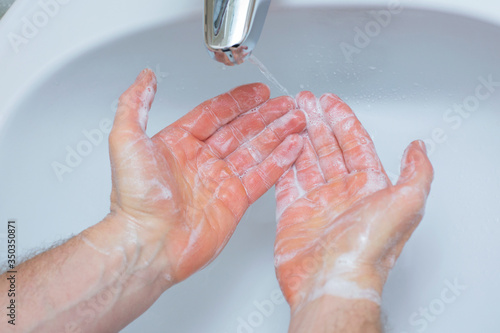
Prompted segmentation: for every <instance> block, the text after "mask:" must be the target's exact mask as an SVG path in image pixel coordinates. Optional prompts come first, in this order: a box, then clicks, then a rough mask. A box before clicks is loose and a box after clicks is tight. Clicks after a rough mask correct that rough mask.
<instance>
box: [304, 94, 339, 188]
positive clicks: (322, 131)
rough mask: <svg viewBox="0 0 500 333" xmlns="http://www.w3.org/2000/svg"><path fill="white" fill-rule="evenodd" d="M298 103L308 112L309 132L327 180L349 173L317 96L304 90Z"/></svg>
mask: <svg viewBox="0 0 500 333" xmlns="http://www.w3.org/2000/svg"><path fill="white" fill-rule="evenodd" d="M297 104H298V106H299V108H301V109H302V110H304V111H305V112H306V114H307V118H308V121H307V132H308V133H309V138H310V139H311V142H312V144H313V147H314V150H315V151H316V155H317V156H318V159H319V165H320V167H321V170H322V171H323V175H324V177H325V180H326V181H329V180H332V179H336V178H338V177H340V176H343V175H345V174H347V168H346V166H345V162H344V156H343V154H342V150H341V149H340V147H339V144H338V142H337V139H336V138H335V135H334V134H333V131H332V129H331V128H330V126H329V125H328V124H327V123H326V121H325V119H324V115H323V112H322V110H321V109H320V107H321V106H320V105H319V103H318V100H317V99H316V96H314V95H313V94H312V93H311V92H302V93H300V94H299V95H297Z"/></svg>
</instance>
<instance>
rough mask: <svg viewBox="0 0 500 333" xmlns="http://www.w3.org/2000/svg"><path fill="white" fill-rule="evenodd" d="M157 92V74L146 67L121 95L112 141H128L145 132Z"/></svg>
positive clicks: (111, 136) (112, 131)
mask: <svg viewBox="0 0 500 333" xmlns="http://www.w3.org/2000/svg"><path fill="white" fill-rule="evenodd" d="M155 94H156V76H155V74H154V73H153V71H151V70H150V69H145V70H143V71H142V72H141V74H140V75H139V76H138V77H137V79H136V80H135V82H134V84H132V85H131V86H130V88H128V89H127V91H125V92H124V93H123V95H122V96H121V97H120V100H119V102H118V109H117V110H116V115H115V121H114V123H113V129H112V130H111V135H110V140H111V141H124V140H125V141H127V139H131V137H135V138H137V134H145V131H146V127H147V122H148V112H149V110H150V109H151V105H152V104H153V100H154V97H155ZM134 134H135V135H134ZM116 143H118V142H116Z"/></svg>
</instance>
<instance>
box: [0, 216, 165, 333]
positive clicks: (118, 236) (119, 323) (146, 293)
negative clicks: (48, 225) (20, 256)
mask: <svg viewBox="0 0 500 333" xmlns="http://www.w3.org/2000/svg"><path fill="white" fill-rule="evenodd" d="M143 236H144V235H141V237H143ZM159 246H160V244H156V245H155V244H154V242H151V243H149V242H148V240H147V239H145V238H140V237H139V236H138V235H137V233H136V232H134V231H133V230H131V229H130V228H124V224H123V221H120V220H119V218H118V217H116V215H110V216H108V217H107V218H106V219H105V220H103V221H102V222H100V223H99V224H97V225H95V226H93V227H91V228H89V229H87V230H85V231H84V232H82V233H81V234H79V235H77V236H75V237H73V238H72V239H70V240H69V241H68V242H66V243H65V244H63V245H61V246H59V247H57V248H54V249H52V250H50V251H47V252H45V253H43V254H41V255H39V256H36V257H34V258H33V259H31V260H29V261H27V262H25V263H23V264H21V265H20V266H18V267H17V276H18V279H19V288H18V290H19V292H18V293H17V295H16V298H17V300H18V301H17V303H18V304H19V316H18V320H17V322H16V327H15V328H16V331H23V332H24V331H36V332H114V331H118V330H120V329H121V328H123V327H124V326H126V325H127V324H128V323H130V322H131V321H132V320H134V319H135V318H136V317H138V316H139V315H140V314H141V313H143V312H144V311H145V310H146V309H147V308H148V307H149V306H151V304H153V302H154V301H155V300H156V299H157V298H158V297H159V296H160V295H161V293H162V292H163V291H165V290H166V289H167V288H168V287H169V285H168V281H166V280H165V279H164V278H163V276H162V274H163V272H164V268H165V265H166V264H165V263H162V262H161V258H162V257H161V256H160V255H158V251H157V250H156V249H157V248H159ZM7 283H8V281H7V280H6V277H5V276H1V280H0V288H1V289H2V290H7V289H8V288H7ZM2 297H4V296H2ZM2 304H5V302H2ZM2 325H6V326H5V327H6V329H7V328H11V329H12V328H14V327H11V325H8V326H9V327H7V324H5V322H3V323H2ZM2 331H3V329H2Z"/></svg>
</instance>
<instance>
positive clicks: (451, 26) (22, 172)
mask: <svg viewBox="0 0 500 333" xmlns="http://www.w3.org/2000/svg"><path fill="white" fill-rule="evenodd" d="M28 2H29V1H24V0H18V1H17V2H16V3H15V4H14V6H13V7H12V9H11V11H10V12H8V13H7V14H6V16H5V17H4V19H2V21H0V36H1V37H2V39H1V41H0V58H1V59H3V60H2V62H1V64H0V100H1V101H2V105H0V137H1V139H2V140H1V141H0V222H1V223H4V221H7V219H9V218H16V219H17V220H18V223H19V225H20V227H19V232H18V237H19V242H20V246H21V249H20V251H21V252H23V253H29V250H30V249H33V248H43V247H44V246H48V245H50V244H52V243H53V242H54V241H57V240H59V239H62V238H66V237H68V236H69V235H71V234H75V233H78V232H79V231H81V230H83V229H84V228H87V227H88V226H90V225H92V224H95V223H96V222H98V221H100V220H101V219H102V218H103V217H104V216H105V215H106V213H107V212H108V209H109V193H110V189H111V182H110V167H109V162H108V147H107V141H106V139H105V136H106V133H105V132H106V130H107V127H108V125H109V124H107V121H108V120H109V121H111V120H112V119H113V112H114V108H115V106H116V101H117V98H118V97H119V95H120V94H121V93H122V92H123V91H124V90H125V89H126V88H127V87H128V85H129V84H131V83H132V82H133V80H134V78H135V76H136V75H137V74H138V73H139V72H140V70H141V69H142V68H144V67H146V66H149V67H151V68H153V69H154V70H156V71H157V75H158V77H159V88H158V95H157V98H156V101H155V104H154V107H153V109H152V111H151V116H150V121H149V128H148V132H149V133H150V134H154V133H156V132H157V131H159V130H160V129H161V128H163V127H164V126H166V125H168V124H170V123H171V122H173V121H174V120H176V119H177V118H179V117H180V116H181V115H183V114H184V113H186V112H187V111H189V110H190V109H192V108H193V107H194V106H196V105H197V104H199V103H200V102H202V101H204V100H205V99H208V98H210V97H213V96H215V95H217V94H219V93H222V92H224V91H226V90H228V89H230V88H232V87H234V86H236V85H239V84H244V83H248V82H253V81H265V78H264V77H263V76H262V75H261V73H260V72H259V71H258V70H257V68H256V67H255V66H253V65H251V64H248V63H247V64H244V65H242V66H238V67H235V68H229V69H224V68H223V67H222V65H220V64H218V63H216V62H214V61H213V60H212V59H210V58H209V56H208V55H207V53H206V51H205V50H204V46H203V44H202V24H201V23H202V21H201V3H200V2H199V1H191V0H189V1H186V3H185V4H184V5H183V7H176V6H174V4H167V1H159V0H150V1H143V2H141V6H138V5H137V4H136V3H135V2H136V1H130V8H128V9H127V6H125V5H124V4H123V3H124V1H115V0H113V1H109V4H101V3H100V2H99V1H98V0H92V1H85V2H69V3H68V4H66V5H64V6H63V5H61V8H60V11H59V12H58V13H57V14H56V15H54V17H53V18H52V17H51V18H50V19H49V22H48V23H47V25H46V26H45V27H43V29H40V31H39V32H38V35H37V36H35V37H34V38H33V39H30V40H29V42H28V43H27V44H23V45H21V46H20V48H19V53H15V52H14V51H13V48H12V45H11V43H10V42H8V39H7V38H4V37H6V36H9V34H10V33H12V32H16V31H20V30H19V29H20V22H21V21H20V20H21V18H22V17H23V16H26V15H27V16H26V17H28V19H30V17H31V16H32V15H33V13H35V14H36V12H37V11H40V8H34V7H33V6H31V7H30V6H29V5H28ZM352 3H353V1H351V4H350V5H347V4H345V3H341V2H338V3H337V2H335V1H313V2H311V1H276V4H274V8H272V9H271V12H270V13H269V16H268V20H267V23H266V26H265V27H264V32H263V34H262V37H261V41H260V43H259V44H258V45H257V49H256V52H255V55H256V56H257V57H258V58H259V59H260V60H261V61H262V62H263V63H264V64H265V65H266V66H267V67H268V68H269V70H270V71H271V72H272V73H273V74H274V75H275V76H276V78H277V79H278V80H279V81H280V82H281V83H282V84H283V85H284V86H285V87H286V88H287V89H288V90H289V91H290V92H291V93H292V94H295V93H297V92H299V91H300V90H311V91H313V92H314V93H316V94H321V93H324V92H335V93H337V94H338V95H340V96H341V97H342V98H343V99H345V100H346V101H347V102H348V103H349V104H350V105H351V106H352V107H353V109H354V110H355V112H356V113H357V114H358V116H359V118H360V119H361V121H362V122H363V124H364V125H365V127H366V128H367V129H368V131H369V132H370V133H371V134H372V135H373V137H374V140H375V144H376V146H377V148H378V151H379V153H380V155H381V158H382V161H383V162H384V164H385V166H386V168H387V170H388V171H389V172H390V173H391V175H392V176H393V177H397V174H398V173H399V161H400V158H401V155H402V152H403V150H404V148H405V147H406V145H407V144H408V143H409V142H410V141H412V140H414V139H418V138H420V139H426V141H427V142H428V145H429V150H430V153H431V159H432V162H433V165H434V167H435V172H436V176H435V181H434V184H433V189H432V193H431V196H430V197H429V200H428V206H427V214H426V216H425V218H424V220H423V221H422V223H421V225H420V227H419V228H418V229H417V231H416V232H415V234H414V236H413V238H412V239H411V240H410V242H409V243H408V245H407V246H406V248H405V250H404V252H403V254H402V256H401V258H400V260H399V261H398V263H397V265H396V267H395V269H394V270H393V272H392V274H391V276H390V278H389V282H388V284H387V286H386V289H385V293H384V296H383V306H384V313H385V315H387V323H386V326H387V331H388V332H395V333H404V332H406V333H410V332H424V331H425V332H456V333H461V332H464V333H465V332H467V333H468V332H498V331H499V330H500V323H499V322H498V319H497V318H496V316H495V315H494V313H496V312H497V310H496V309H497V306H498V297H499V296H500V284H499V283H498V281H499V278H500V266H499V265H498V263H499V262H500V246H499V244H500V243H499V242H498V239H499V237H500V205H499V202H500V192H499V189H500V168H499V167H498V165H499V164H500V155H499V154H498V152H499V147H500V136H499V135H498V133H499V132H500V43H499V42H498V41H499V40H500V14H498V13H500V11H498V9H499V8H498V7H499V5H498V3H496V2H495V3H493V1H488V0H484V1H483V2H480V1H477V2H474V3H473V4H472V5H471V4H467V1H455V2H453V3H451V2H449V1H445V0H442V1H433V2H432V3H431V2H430V1H429V2H428V1H422V2H420V3H417V2H415V1H413V2H411V3H412V6H413V7H412V8H404V9H403V10H402V12H401V13H399V14H395V15H392V16H391V22H390V23H389V24H388V25H387V27H382V28H381V29H380V32H379V33H375V31H376V30H373V31H371V34H372V37H369V45H366V47H361V46H362V45H361V44H359V43H358V44H357V48H358V51H359V52H357V53H354V54H353V55H352V58H351V59H350V60H351V61H348V60H347V59H346V57H345V55H344V53H343V52H342V50H341V47H340V45H344V47H345V46H346V44H342V43H347V44H350V45H353V46H356V44H355V34H356V32H355V30H353V29H355V28H356V27H359V28H360V29H362V30H364V29H365V27H369V28H370V27H371V28H373V27H374V23H373V22H376V20H375V18H374V16H373V15H372V14H370V13H369V11H370V10H372V9H374V8H375V9H377V10H381V9H384V6H385V3H384V2H381V1H363V2H361V1H359V2H357V1H355V3H356V5H353V4H352ZM479 3H481V4H480V5H479ZM93 5H95V6H93ZM306 5H307V6H306ZM375 5H381V6H379V7H376V6H375ZM98 6H102V8H101V9H99V10H97V8H98ZM113 6H115V7H114V8H115V9H114V11H112V8H113ZM373 6H375V7H373ZM488 6H489V7H488ZM470 8H475V9H474V10H471V12H470V13H471V15H470V16H462V15H461V14H460V13H465V12H467V11H468V10H469V9H470ZM431 9H439V11H435V10H431ZM495 10H497V14H495V13H494V11H495ZM106 11H108V12H107V15H108V16H109V17H108V22H106V15H105V14H106ZM103 12H104V14H103ZM27 13H29V15H28V14H27ZM134 13H135V14H134ZM86 14H89V15H86ZM141 15H142V16H141ZM147 15H149V18H148V19H146V18H145V17H147ZM127 22H128V23H127ZM75 26H76V28H75ZM379 27H380V25H379ZM72 36H73V37H72ZM358 42H359V41H358ZM365 44H368V43H367V42H366V41H365ZM491 80H492V81H494V82H499V84H497V85H493V86H491V84H486V85H485V84H484V81H491ZM478 86H481V87H482V88H477V87H478ZM272 90H273V94H274V95H278V94H279V91H278V90H277V89H276V88H275V87H272ZM486 95H488V96H486ZM476 101H477V102H478V104H477V105H476V104H475V103H476ZM463 103H466V104H467V107H468V108H469V109H471V110H472V111H471V112H468V111H467V110H466V111H464V112H463V113H462V114H463V115H460V114H459V113H456V112H454V111H453V107H454V105H455V104H463ZM450 110H451V111H450ZM85 131H87V132H92V133H93V134H94V137H93V142H92V140H89V139H88V138H86V135H85V134H84V132H85ZM98 133H100V134H101V135H102V139H101V138H100V134H98ZM70 151H72V153H69V152H70ZM75 151H76V152H77V153H78V151H80V154H82V153H83V154H87V156H83V157H80V158H76V157H75V156H73V157H72V158H69V160H68V161H66V158H68V156H69V155H72V154H75V153H74V152H75ZM68 154H69V155H68ZM54 162H58V163H61V164H65V165H66V166H67V167H68V168H69V169H71V170H72V172H71V173H65V174H62V175H61V174H60V175H59V176H58V175H57V173H56V172H55V171H54V169H53V166H54ZM68 162H69V165H68ZM274 208H275V204H274V193H273V191H271V192H270V193H268V194H266V195H265V196H264V197H263V198H262V199H261V200H259V201H258V202H257V203H256V204H255V205H254V206H252V208H251V209H250V211H249V212H248V213H247V214H246V216H245V217H244V218H243V220H242V222H241V224H240V226H239V227H238V230H237V232H236V234H235V235H234V236H233V238H232V240H231V241H230V243H229V244H228V246H227V247H226V249H225V250H224V251H223V252H222V254H221V255H220V256H219V258H218V259H217V260H216V261H215V262H214V263H213V264H212V265H210V266H209V267H208V268H207V269H205V270H203V271H202V272H200V273H198V274H196V275H195V276H193V277H192V278H190V279H189V280H187V281H185V282H183V283H182V284H180V285H178V286H176V287H174V288H172V289H171V290H169V291H167V292H166V293H165V294H164V295H163V296H162V297H161V298H160V299H159V300H158V301H157V302H156V303H155V305H154V306H153V307H152V308H151V309H150V310H149V311H147V312H146V313H145V314H144V315H143V316H141V317H140V318H139V319H137V320H136V321H135V322H133V323H132V324H131V325H129V326H128V327H127V328H126V329H124V330H123V332H165V331H167V332H181V333H182V332H188V333H190V332H193V333H198V332H203V333H226V332H227V333H229V332H245V333H246V332H266V333H267V332H269V333H271V332H272V333H276V332H286V329H287V327H288V320H289V314H288V306H287V305H286V304H284V303H280V304H275V305H273V308H266V309H260V310H259V306H258V305H256V304H258V303H259V304H263V303H266V304H268V305H269V301H270V300H271V299H272V297H271V295H272V294H273V293H274V292H275V291H276V290H277V289H278V284H277V282H276V278H275V275H274V267H273V242H274V235H275V219H274ZM2 225H3V224H2ZM1 232H2V230H0V233H1ZM4 236H5V235H4ZM3 241H4V240H2V242H3ZM2 244H4V243H2ZM4 245H5V244H4ZM4 245H1V244H0V246H1V248H4V247H5V246H4ZM454 284H459V285H460V286H461V288H458V289H457V288H456V287H453V286H452V285H454ZM425 311H427V313H425ZM242 322H245V324H244V326H246V328H245V329H243V328H240V329H239V330H238V327H239V326H241V325H243V324H242ZM241 327H242V326H241Z"/></svg>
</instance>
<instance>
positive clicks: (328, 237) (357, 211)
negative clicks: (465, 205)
mask: <svg viewBox="0 0 500 333" xmlns="http://www.w3.org/2000/svg"><path fill="white" fill-rule="evenodd" d="M297 103H298V105H299V107H300V108H301V109H303V110H304V111H305V112H306V114H307V116H308V124H307V133H308V135H306V136H305V140H304V149H303V151H302V153H301V155H300V156H299V158H298V159H297V161H296V163H295V165H294V166H293V168H292V169H290V170H289V171H288V172H287V173H286V174H285V175H284V176H283V177H282V179H281V180H280V181H279V182H278V184H277V186H276V198H277V216H278V231H277V237H276V244H275V261H276V271H277V276H278V280H279V282H280V285H281V288H282V290H283V292H284V294H285V297H286V298H287V300H288V302H289V303H290V306H291V308H292V311H298V310H300V309H301V308H302V307H303V306H304V305H306V304H307V303H309V302H312V301H314V300H317V299H319V298H321V297H323V296H325V295H330V296H334V297H335V298H341V299H363V300H369V301H372V302H375V303H379V302H380V295H381V292H382V288H383V285H384V284H385V281H386V278H387V274H388V272H389V270H390V269H391V268H392V267H393V265H394V263H395V261H396V259H397V258H398V256H399V254H400V253H401V250H402V249H403V246H404V245H405V243H406V241H407V240H408V239H409V237H410V236H411V234H412V233H413V231H414V230H415V228H416V227H417V226H418V224H419V222H420V220H421V219H422V216H423V213H424V206H425V202H426V199H427V196H428V194H429V191H430V185H431V182H432V178H433V170H432V166H431V164H430V162H429V159H428V158H427V155H426V150H425V146H424V144H423V143H422V142H413V143H412V144H410V146H409V147H408V149H407V150H406V153H405V155H404V157H403V161H402V169H401V176H400V178H399V181H398V183H397V184H396V185H392V184H391V182H390V181H389V178H388V177H387V175H386V173H385V171H384V169H383V167H382V164H381V162H380V160H379V158H378V156H377V153H376V151H375V147H374V145H373V142H372V140H371V139H370V136H369V135H368V133H367V132H366V131H365V130H364V128H363V126H362V125H361V123H360V122H359V120H358V119H357V118H356V116H355V115H354V113H353V112H352V111H351V109H350V108H349V107H348V106H347V105H346V104H345V103H343V102H342V101H341V100H340V99H339V98H338V97H337V96H335V95H332V94H327V95H324V96H323V97H322V98H321V99H320V100H319V101H318V100H317V99H316V97H315V96H314V95H312V94H311V93H308V92H303V93H301V94H299V95H298V97H297Z"/></svg>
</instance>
